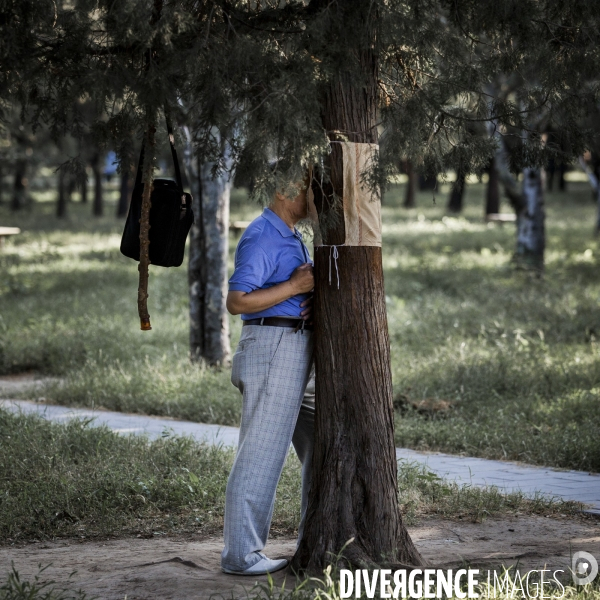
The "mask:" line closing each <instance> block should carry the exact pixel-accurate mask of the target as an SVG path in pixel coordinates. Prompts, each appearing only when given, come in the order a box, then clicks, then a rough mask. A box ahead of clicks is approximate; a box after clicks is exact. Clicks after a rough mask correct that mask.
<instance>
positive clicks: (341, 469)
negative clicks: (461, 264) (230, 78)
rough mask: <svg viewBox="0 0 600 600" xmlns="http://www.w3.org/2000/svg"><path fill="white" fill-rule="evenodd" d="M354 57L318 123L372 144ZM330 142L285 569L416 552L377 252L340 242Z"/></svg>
mask: <svg viewBox="0 0 600 600" xmlns="http://www.w3.org/2000/svg"><path fill="white" fill-rule="evenodd" d="M369 4H370V3H369V2H365V1H360V2H358V1H357V2H354V3H351V4H350V3H348V4H346V3H344V4H343V5H340V4H338V5H337V7H336V11H337V13H338V15H336V16H338V18H337V19H332V28H333V29H334V30H333V31H332V32H331V35H333V36H335V35H336V29H337V27H341V28H342V31H344V30H346V29H347V28H348V27H351V26H352V24H351V23H347V22H344V21H345V19H344V17H345V16H346V15H347V13H348V12H352V11H354V12H355V14H354V15H353V17H354V18H355V19H356V18H357V15H356V12H363V13H364V14H363V15H361V16H362V17H363V18H365V17H366V16H367V13H368V10H369ZM371 18H372V19H373V18H374V17H373V16H371ZM357 20H358V19H357ZM366 21H367V20H366V19H365V20H364V21H363V22H366ZM354 56H355V58H356V62H357V64H358V65H360V69H361V71H362V74H363V75H364V77H363V78H362V81H361V80H360V79H361V78H360V77H356V76H355V74H351V73H347V72H343V71H341V72H340V73H339V75H337V80H335V81H334V82H332V83H331V85H330V86H328V87H327V88H326V89H325V90H324V97H323V101H322V119H323V125H324V127H325V130H326V131H327V132H328V133H329V136H330V139H331V140H332V141H333V142H335V141H339V140H340V139H341V138H342V136H347V138H348V140H349V141H351V142H358V143H374V142H377V126H376V123H377V112H376V106H377V104H376V101H377V72H378V68H377V58H376V55H375V54H374V53H373V52H372V51H371V49H370V48H369V47H367V48H363V49H357V50H356V51H355V55H354ZM338 133H339V135H338ZM331 146H332V152H331V155H330V159H329V161H328V163H329V165H328V166H329V167H330V169H331V185H329V186H326V189H325V194H327V196H328V197H327V196H325V197H324V196H323V194H322V192H321V187H320V185H318V184H317V185H313V192H314V194H315V203H316V205H317V209H318V210H319V212H320V214H321V215H322V214H323V213H324V212H326V211H327V207H333V208H332V209H331V210H334V211H336V212H337V213H338V214H337V216H338V219H337V225H335V226H333V227H330V228H329V229H326V230H325V232H324V243H325V244H328V245H336V246H337V248H335V249H334V248H332V247H331V246H329V247H328V246H319V247H316V248H315V300H314V302H315V333H314V342H315V359H316V399H315V403H316V414H315V447H314V454H313V462H312V485H311V490H310V498H309V505H308V512H307V520H306V524H305V528H304V535H303V537H302V540H301V543H300V545H299V547H298V550H297V552H296V554H295V556H294V558H293V560H292V567H293V568H296V569H300V570H305V569H308V570H311V571H312V570H316V571H320V570H321V569H323V567H325V565H327V564H330V563H331V562H332V559H333V557H334V556H335V555H336V554H338V553H339V552H340V551H341V550H342V548H343V547H344V545H345V544H346V543H347V542H349V541H350V540H351V539H352V540H353V541H352V542H351V543H350V544H349V545H348V546H347V547H346V548H345V549H344V551H343V557H344V558H343V562H345V563H347V564H348V563H349V564H352V565H374V564H384V563H387V564H392V563H394V564H398V563H405V564H412V565H419V564H422V558H421V556H420V555H419V553H418V551H417V550H416V548H415V546H414V545H413V543H412V541H411V539H410V537H409V535H408V532H407V530H406V528H405V526H404V524H403V522H402V517H401V514H400V510H399V506H398V489H397V464H396V452H395V447H394V411H393V406H392V377H391V369H390V343H389V337H388V329H387V315H386V305H385V292H384V286H383V269H382V262H381V248H379V247H376V246H354V247H352V246H344V245H342V244H344V242H345V231H344V218H343V215H342V214H341V207H340V203H335V202H332V196H331V192H332V191H335V193H336V195H338V196H340V197H341V196H342V195H343V193H344V190H343V181H342V177H341V175H342V147H341V144H339V143H332V144H331ZM332 188H333V189H332ZM336 250H337V253H339V257H338V258H337V259H336V258H335V256H336ZM330 261H331V262H330ZM333 263H335V264H333ZM330 264H331V268H332V278H331V284H330V277H329V266H330ZM338 275H339V289H338V286H337V276H338Z"/></svg>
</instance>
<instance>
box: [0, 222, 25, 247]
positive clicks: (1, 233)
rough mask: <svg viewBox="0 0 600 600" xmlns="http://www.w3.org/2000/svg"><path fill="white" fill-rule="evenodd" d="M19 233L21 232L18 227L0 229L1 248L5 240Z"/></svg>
mask: <svg viewBox="0 0 600 600" xmlns="http://www.w3.org/2000/svg"><path fill="white" fill-rule="evenodd" d="M19 233H21V230H20V229H19V228H18V227H0V248H2V246H3V245H4V240H5V238H7V237H9V236H11V235H17V234H19Z"/></svg>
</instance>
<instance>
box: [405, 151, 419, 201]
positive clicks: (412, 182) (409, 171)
mask: <svg viewBox="0 0 600 600" xmlns="http://www.w3.org/2000/svg"><path fill="white" fill-rule="evenodd" d="M406 176H407V177H408V181H407V182H406V194H405V196H404V208H414V207H415V206H416V202H415V188H416V187H417V174H416V173H415V167H414V165H413V163H412V161H410V160H407V161H406Z"/></svg>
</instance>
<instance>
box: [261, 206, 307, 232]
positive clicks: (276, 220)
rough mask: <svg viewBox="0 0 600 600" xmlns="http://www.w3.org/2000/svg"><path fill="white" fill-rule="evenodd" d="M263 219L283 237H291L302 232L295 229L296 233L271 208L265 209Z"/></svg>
mask: <svg viewBox="0 0 600 600" xmlns="http://www.w3.org/2000/svg"><path fill="white" fill-rule="evenodd" d="M262 216H263V218H265V219H266V220H267V221H269V223H271V225H273V227H275V229H277V231H279V233H280V234H281V235H282V236H283V237H291V236H292V235H295V234H298V235H300V232H299V231H298V230H297V229H296V228H295V227H294V231H292V230H291V229H290V228H289V227H288V226H287V225H286V224H285V221H284V220H283V219H282V218H281V217H279V216H278V215H276V214H275V213H274V212H273V211H272V210H271V209H270V208H265V209H264V210H263V213H262Z"/></svg>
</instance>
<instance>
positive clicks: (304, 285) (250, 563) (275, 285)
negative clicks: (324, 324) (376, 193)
mask: <svg viewBox="0 0 600 600" xmlns="http://www.w3.org/2000/svg"><path fill="white" fill-rule="evenodd" d="M296 189H299V190H300V192H299V193H298V194H297V196H296V197H295V198H288V197H286V196H285V195H283V194H281V193H277V194H275V197H274V199H273V201H272V203H271V205H270V206H269V207H268V208H265V209H264V211H263V213H262V214H261V215H260V216H259V217H257V218H256V219H254V221H252V223H250V225H249V226H248V228H247V229H246V231H245V232H244V234H243V235H242V238H241V239H240V242H239V244H238V247H237V250H236V254H235V270H234V273H233V275H232V276H231V279H230V280H229V293H228V295H227V309H228V310H229V312H230V313H231V314H234V315H238V314H241V315H242V321H243V327H242V335H241V337H240V342H239V345H238V347H237V350H236V352H235V355H234V357H233V367H232V373H231V381H232V383H233V384H234V385H235V386H236V387H237V388H238V389H239V390H240V392H242V395H243V408H242V424H241V427H240V438H239V443H238V450H237V455H236V458H235V462H234V463H233V467H232V469H231V473H230V474H229V480H228V482H227V493H226V501H225V529H224V538H225V548H224V549H223V553H222V555H221V568H222V570H223V571H224V572H225V573H231V574H239V575H261V574H264V573H272V572H273V571H277V570H279V569H282V568H284V567H285V566H286V565H287V560H285V559H279V560H273V559H270V558H267V557H266V556H265V555H264V554H263V553H262V550H263V548H264V547H265V544H266V542H267V537H268V534H269V528H270V525H271V518H272V515H273V507H274V504H275V492H276V489H277V483H278V482H279V478H280V476H281V472H282V470H283V465H284V463H285V459H286V456H287V453H288V450H289V447H290V443H293V444H294V448H295V450H296V453H297V454H298V457H299V458H300V461H301V462H302V517H301V521H300V526H299V539H300V538H301V537H302V528H303V524H304V519H305V515H306V507H307V503H308V491H309V488H310V461H311V458H312V449H313V424H314V403H313V402H312V401H311V399H310V394H308V393H307V394H306V397H305V390H306V388H307V384H308V382H309V379H311V370H312V362H313V360H312V348H313V340H312V325H311V321H310V313H311V302H312V296H311V292H312V290H313V287H314V279H313V271H312V261H311V259H310V255H309V252H308V249H307V248H306V246H305V245H304V242H303V241H302V235H301V234H300V232H299V231H298V230H297V229H296V227H295V225H296V224H297V223H298V222H299V221H300V220H302V219H304V218H306V217H307V216H308V213H309V200H308V194H307V189H306V185H305V184H304V183H303V184H298V186H297V188H296ZM311 212H312V211H311ZM311 382H312V381H311ZM303 399H304V400H303Z"/></svg>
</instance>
